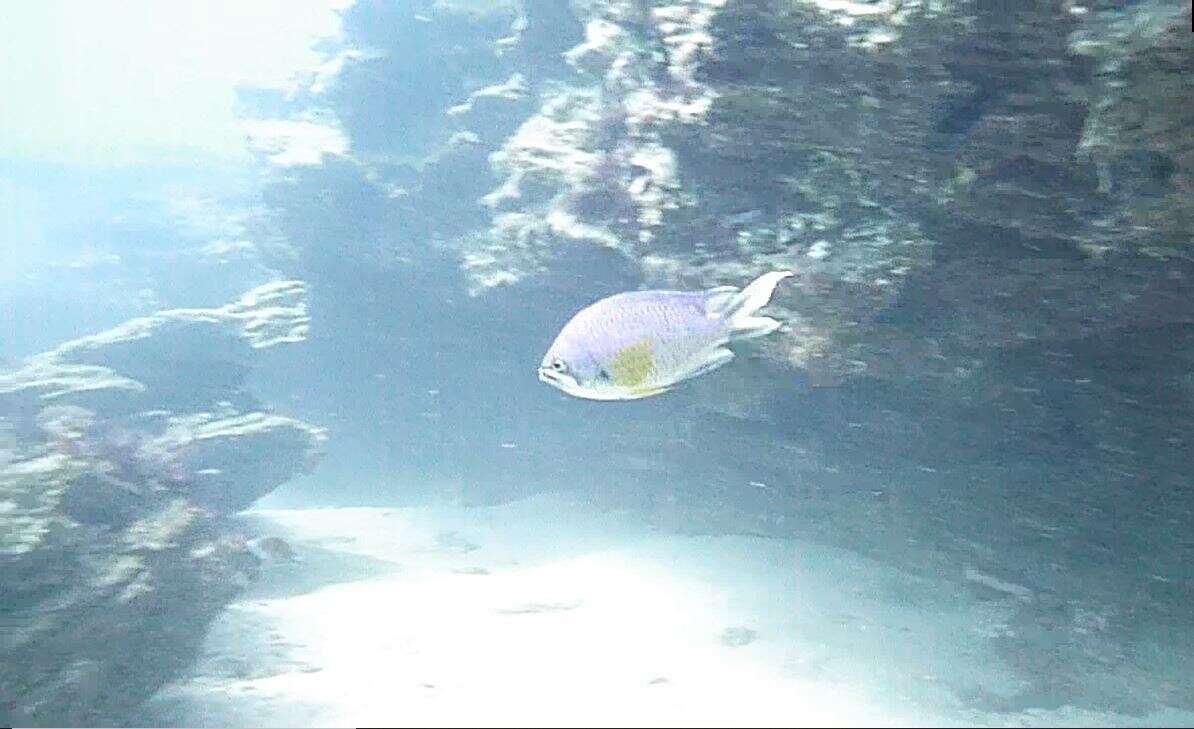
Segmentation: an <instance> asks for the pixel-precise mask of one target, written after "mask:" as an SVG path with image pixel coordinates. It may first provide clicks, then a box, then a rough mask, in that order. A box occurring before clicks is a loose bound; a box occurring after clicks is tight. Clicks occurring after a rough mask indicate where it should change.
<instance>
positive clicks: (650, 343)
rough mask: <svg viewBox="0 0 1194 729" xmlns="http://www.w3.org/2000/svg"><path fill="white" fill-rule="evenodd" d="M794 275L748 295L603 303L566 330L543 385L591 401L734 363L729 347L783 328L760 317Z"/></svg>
mask: <svg viewBox="0 0 1194 729" xmlns="http://www.w3.org/2000/svg"><path fill="white" fill-rule="evenodd" d="M791 275H792V274H791V272H789V271H773V272H771V273H767V274H764V275H762V276H760V277H759V278H758V279H756V280H755V281H753V282H752V283H751V284H750V285H748V286H747V287H746V288H744V289H742V290H739V289H737V288H735V287H732V286H722V287H719V288H715V289H709V290H707V291H633V292H628V293H623V294H617V295H615V296H610V297H608V298H605V299H602V300H600V301H598V302H596V303H594V304H592V305H590V306H588V307H586V308H584V309H582V310H581V311H579V312H578V313H577V314H576V315H575V316H573V317H572V319H571V320H570V321H569V322H568V323H567V324H566V325H565V326H564V328H563V330H561V331H560V333H559V335H558V336H557V337H556V340H555V342H554V343H553V344H552V346H551V348H550V349H549V350H548V352H547V354H546V355H545V356H544V358H543V362H542V363H541V365H540V367H539V379H541V380H543V381H544V382H546V383H547V384H549V385H552V386H553V387H556V388H559V389H560V390H563V391H564V392H567V393H568V394H570V395H575V396H577V397H583V398H587V399H592V400H630V399H637V398H641V397H648V396H651V395H657V394H659V393H662V392H666V391H667V390H669V389H671V387H672V386H674V385H675V384H676V383H678V382H681V381H683V380H686V379H689V378H692V377H696V376H698V375H701V374H704V373H706V372H709V371H711V370H713V369H716V368H718V367H720V366H722V365H724V364H726V363H727V362H729V361H730V360H732V359H733V358H734V354H733V352H731V351H730V350H729V349H728V348H727V347H726V345H727V344H728V343H730V342H733V341H738V340H741V339H749V338H753V337H758V336H763V335H765V334H769V333H771V332H773V331H775V330H776V329H778V328H779V327H780V322H778V321H776V320H775V319H772V318H770V317H765V316H755V313H756V312H757V311H758V310H759V309H761V308H762V307H764V306H766V305H767V303H768V302H769V301H770V300H771V296H772V293H773V292H774V291H775V287H776V286H777V285H778V284H779V282H780V281H781V280H783V279H784V278H787V277H788V276H791Z"/></svg>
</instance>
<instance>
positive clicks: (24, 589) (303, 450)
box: [0, 281, 326, 724]
mask: <svg viewBox="0 0 1194 729" xmlns="http://www.w3.org/2000/svg"><path fill="white" fill-rule="evenodd" d="M306 331H307V313H306V305H305V287H304V285H303V284H302V283H301V282H297V281H283V282H277V283H273V284H267V285H264V286H261V287H259V288H256V289H254V290H252V291H250V292H248V293H247V294H245V295H244V297H242V298H241V299H240V300H239V301H237V302H234V303H232V304H228V305H226V306H223V307H218V308H213V309H176V310H169V311H163V312H159V313H158V314H155V315H153V316H149V317H143V318H140V319H135V320H132V321H129V322H127V323H125V324H123V325H121V326H118V327H115V328H113V329H110V330H108V331H105V332H102V333H99V334H96V335H92V336H87V337H82V338H79V339H75V340H72V341H70V342H67V343H65V344H62V345H61V346H59V347H57V348H55V349H54V350H52V351H50V352H46V353H44V354H41V355H36V356H34V357H31V358H29V359H28V360H26V362H25V363H24V364H23V366H21V367H20V368H19V369H16V370H14V371H10V372H7V373H4V374H2V375H0V425H2V429H0V448H2V450H3V459H2V460H0V582H2V583H3V585H4V588H3V601H2V602H3V608H2V609H3V612H4V625H5V630H4V631H3V637H0V651H2V652H3V653H4V656H5V661H4V664H3V666H0V716H2V717H4V721H5V722H6V723H14V722H15V723H28V722H34V721H36V722H38V723H56V724H102V723H109V722H113V721H122V720H124V719H125V718H127V717H128V716H129V715H130V714H129V712H131V711H133V710H134V709H135V708H136V707H137V706H138V705H140V703H141V702H142V701H144V700H145V699H146V698H147V697H148V696H149V695H151V694H152V693H153V692H154V691H155V690H156V689H157V688H158V687H159V686H161V685H162V684H163V683H164V682H166V681H168V680H169V679H170V678H171V677H172V676H174V675H176V674H177V673H178V672H179V671H181V670H183V669H184V668H185V667H186V666H187V665H188V663H189V661H190V659H191V656H192V655H193V651H194V650H195V649H196V647H197V645H198V641H199V640H200V638H201V637H202V635H203V633H204V631H205V629H206V626H207V624H208V622H209V621H210V620H211V619H212V618H213V617H214V616H215V615H216V614H217V612H218V611H219V610H220V609H221V608H222V607H223V606H224V605H225V604H226V603H227V602H228V601H230V600H231V599H232V598H233V597H234V596H235V595H236V593H237V592H238V591H239V590H240V589H241V588H242V587H244V586H245V585H246V584H247V581H248V580H249V579H250V578H251V576H252V574H253V572H254V570H255V564H256V558H254V557H253V556H252V554H251V553H250V552H249V550H248V549H247V548H246V546H245V544H244V537H242V536H240V535H239V534H238V533H237V532H236V530H234V529H231V528H230V527H229V526H228V525H227V524H225V523H224V520H223V518H224V517H226V516H227V515H229V514H232V513H235V512H236V511H238V510H240V509H242V508H244V507H246V506H248V505H249V504H251V503H252V502H253V501H254V500H256V499H257V498H259V497H261V496H262V495H264V494H266V493H268V492H269V491H270V490H272V489H273V488H275V487H276V486H278V485H279V484H281V483H283V482H285V481H287V480H289V479H290V478H291V477H292V476H294V475H295V474H297V473H300V472H304V471H306V470H308V469H309V468H311V467H312V466H313V465H314V463H315V462H316V460H317V459H318V458H319V455H320V453H321V451H322V448H323V442H324V441H325V439H326V436H325V434H324V432H323V431H322V430H321V429H320V428H317V427H314V426H311V425H308V424H306V423H304V422H301V421H299V420H295V419H292V418H287V417H283V416H280V415H274V414H270V413H266V412H262V411H261V410H260V409H259V408H260V406H259V405H257V404H256V403H255V402H254V401H253V399H252V398H251V397H249V396H248V395H247V394H246V393H245V392H244V391H243V389H242V380H243V377H244V375H245V374H246V373H247V371H248V368H249V367H250V366H251V364H252V359H253V352H254V350H256V349H261V348H265V347H272V346H275V345H278V344H282V343H291V342H298V341H301V340H303V338H304V337H305V336H306Z"/></svg>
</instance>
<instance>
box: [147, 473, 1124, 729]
mask: <svg viewBox="0 0 1194 729" xmlns="http://www.w3.org/2000/svg"><path fill="white" fill-rule="evenodd" d="M249 518H251V519H253V520H255V521H257V522H258V524H259V526H260V528H261V529H262V530H263V531H264V532H266V533H271V534H274V535H278V536H281V537H283V538H285V539H288V540H290V542H291V543H292V544H293V546H294V547H295V551H296V552H297V553H298V555H299V557H300V558H302V559H303V562H302V563H300V564H297V565H287V566H285V567H277V568H274V569H272V570H271V571H269V572H268V573H267V577H266V579H265V580H264V581H263V583H262V584H261V585H260V586H259V588H258V590H257V592H256V593H255V594H253V595H250V596H247V597H246V598H245V599H244V600H242V601H241V602H240V603H238V604H236V605H235V606H233V607H232V608H231V609H229V610H228V612H227V614H226V615H225V616H224V617H223V618H222V619H221V620H220V621H219V622H218V624H217V625H216V627H215V629H214V630H213V631H212V634H211V636H209V639H208V645H207V648H206V652H207V657H206V658H205V659H204V660H203V662H202V663H201V665H200V666H199V667H198V669H197V671H196V674H195V675H194V676H193V677H192V678H190V679H188V680H187V681H184V682H181V683H179V684H177V685H175V686H173V687H170V688H168V689H167V690H166V691H164V692H162V694H161V696H160V697H159V699H158V700H157V702H156V703H157V705H158V708H159V711H160V716H161V717H162V718H163V719H166V720H171V721H172V723H181V724H185V725H224V724H235V725H242V726H245V725H255V726H283V725H284V726H315V725H323V726H327V725H336V726H343V725H354V724H355V725H361V724H364V725H393V724H398V725H418V726H427V725H431V726H436V725H485V726H557V725H561V724H562V725H565V726H575V725H581V726H587V725H617V726H644V725H646V726H651V725H662V724H668V725H710V724H713V725H737V726H776V725H782V726H792V725H806V726H839V725H867V726H883V725H941V724H953V725H956V724H959V723H965V724H974V723H996V724H1001V725H1005V724H1007V723H1008V722H1011V723H1013V724H1019V723H1021V722H1027V723H1034V724H1035V723H1049V722H1064V723H1083V722H1089V721H1091V720H1092V719H1091V717H1088V716H1079V715H1077V714H1075V715H1074V716H1069V715H1066V714H1065V712H1059V713H1050V714H1049V715H1047V716H1046V715H1035V714H1034V715H1033V716H1030V717H1029V716H1011V715H1007V714H1004V715H1000V716H995V717H982V716H976V715H974V714H973V713H972V712H968V711H966V710H965V709H964V708H963V707H962V706H961V704H960V703H959V702H958V700H957V699H955V698H954V695H955V692H954V691H953V690H952V689H951V688H950V687H951V686H952V687H959V686H961V687H964V688H974V689H976V690H980V691H983V692H987V693H988V694H997V695H998V694H1004V695H1008V694H1011V693H1014V692H1015V691H1017V690H1018V689H1019V688H1020V687H1019V686H1018V685H1017V684H1016V682H1015V681H1014V680H1013V679H1012V673H1011V672H1010V671H1008V670H1006V669H1005V668H1003V667H1002V666H1001V664H1000V661H999V660H998V659H997V658H996V657H995V656H994V655H993V654H990V651H989V649H988V648H987V644H988V642H989V641H990V639H991V637H992V636H993V635H998V633H999V631H1000V630H1001V628H1002V626H1003V620H1004V619H1005V618H1006V617H1007V615H1008V614H1009V613H1008V611H1010V610H1011V609H1012V606H1010V605H1008V604H1006V603H1003V602H1000V601H999V600H995V601H982V602H978V601H975V600H974V599H973V598H972V597H971V596H970V593H969V592H967V591H966V589H965V586H964V581H963V580H956V581H953V582H950V583H929V582H927V581H925V580H923V579H920V578H914V577H911V576H908V575H904V574H902V573H898V572H895V571H893V570H891V569H890V568H887V567H883V566H880V565H877V564H875V563H873V562H870V561H868V560H865V559H862V558H860V557H858V556H857V555H853V554H851V553H849V552H845V551H842V550H836V549H831V548H826V547H820V546H816V545H812V544H807V543H801V542H796V541H781V540H768V539H757V538H747V537H682V536H676V535H669V534H661V533H658V532H655V531H653V530H652V529H650V528H649V527H647V526H645V525H643V524H642V523H640V522H638V521H637V520H635V519H634V518H632V517H630V516H627V515H620V514H611V513H598V512H595V511H593V510H591V509H590V508H588V507H587V506H586V505H584V504H581V503H577V502H576V501H574V500H571V499H568V498H565V497H558V496H545V497H538V498H535V499H532V500H528V501H524V502H520V503H515V504H510V505H505V506H501V507H494V508H473V509H465V508H427V509H357V508H354V509H318V510H276V511H258V512H254V513H252V514H250V515H249ZM1008 600H1009V601H1014V600H1015V597H1014V596H1009V597H1008ZM1103 721H1104V722H1105V721H1106V718H1104V719H1103Z"/></svg>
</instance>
